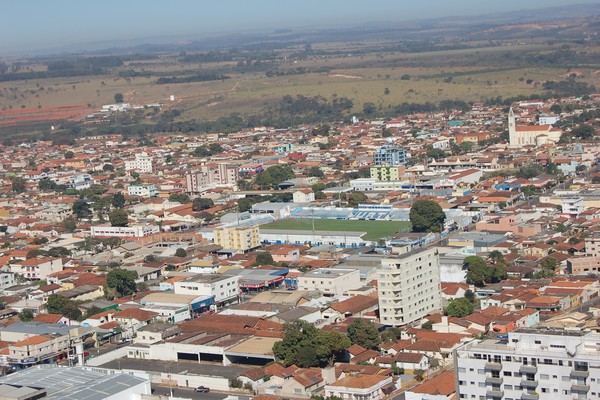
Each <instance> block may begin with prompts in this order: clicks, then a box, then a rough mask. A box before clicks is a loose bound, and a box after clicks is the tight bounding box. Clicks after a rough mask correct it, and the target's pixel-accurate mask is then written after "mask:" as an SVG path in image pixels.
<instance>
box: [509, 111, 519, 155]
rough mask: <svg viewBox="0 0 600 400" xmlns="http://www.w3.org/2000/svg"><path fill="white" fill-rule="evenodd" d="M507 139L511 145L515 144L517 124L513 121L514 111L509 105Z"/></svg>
mask: <svg viewBox="0 0 600 400" xmlns="http://www.w3.org/2000/svg"><path fill="white" fill-rule="evenodd" d="M508 140H509V144H510V145H511V146H516V145H517V144H518V143H517V125H516V122H515V112H514V111H513V108H512V107H511V108H510V110H509V111H508Z"/></svg>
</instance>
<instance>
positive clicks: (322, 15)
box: [0, 0, 595, 56]
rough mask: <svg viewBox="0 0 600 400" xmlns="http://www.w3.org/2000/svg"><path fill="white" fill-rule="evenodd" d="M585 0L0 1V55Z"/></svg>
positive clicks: (483, 11) (517, 8) (444, 14)
mask: <svg viewBox="0 0 600 400" xmlns="http://www.w3.org/2000/svg"><path fill="white" fill-rule="evenodd" d="M594 2H595V1H592V0H528V1H523V0H503V1H494V0H293V1H291V0H161V1H157V0H0V56H6V55H10V54H13V53H23V52H27V51H32V50H40V49H54V48H64V47H65V46H69V45H76V44H82V43H86V42H95V41H105V40H115V39H119V38H123V39H137V38H144V37H155V36H162V35H182V34H183V35H187V34H194V33H206V32H211V31H215V32H228V31H243V30H248V29H256V28H261V29H262V28H265V29H270V28H282V27H302V26H314V25H316V24H319V25H321V26H323V27H326V26H327V24H330V23H331V24H335V25H340V24H347V23H356V22H361V21H363V22H376V21H386V22H394V21H402V20H407V19H412V18H427V17H442V16H454V15H477V14H485V13H491V12H498V11H513V10H520V9H523V8H540V7H549V6H558V5H569V4H579V3H594Z"/></svg>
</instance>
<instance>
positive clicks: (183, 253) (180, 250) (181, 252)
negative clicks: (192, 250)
mask: <svg viewBox="0 0 600 400" xmlns="http://www.w3.org/2000/svg"><path fill="white" fill-rule="evenodd" d="M175 257H182V258H183V257H187V251H185V249H183V248H181V247H179V248H178V249H177V250H175Z"/></svg>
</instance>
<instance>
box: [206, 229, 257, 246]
mask: <svg viewBox="0 0 600 400" xmlns="http://www.w3.org/2000/svg"><path fill="white" fill-rule="evenodd" d="M213 232H214V235H215V244H218V245H219V246H222V247H223V248H225V249H233V250H241V251H248V250H250V249H254V248H256V247H259V246H260V234H259V230H258V226H234V227H229V228H217V229H215V230H214V231H213Z"/></svg>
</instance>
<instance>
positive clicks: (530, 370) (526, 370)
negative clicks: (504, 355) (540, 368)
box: [519, 365, 537, 374]
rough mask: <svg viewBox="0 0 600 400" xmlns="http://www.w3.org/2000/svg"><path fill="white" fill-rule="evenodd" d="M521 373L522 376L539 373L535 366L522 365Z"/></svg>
mask: <svg viewBox="0 0 600 400" xmlns="http://www.w3.org/2000/svg"><path fill="white" fill-rule="evenodd" d="M519 372H520V373H522V374H535V373H536V372H537V367H536V366H535V365H521V366H520V367H519Z"/></svg>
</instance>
